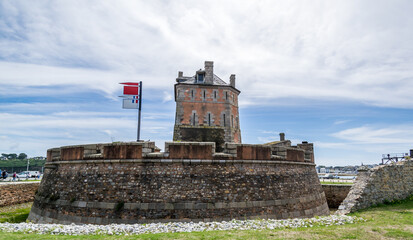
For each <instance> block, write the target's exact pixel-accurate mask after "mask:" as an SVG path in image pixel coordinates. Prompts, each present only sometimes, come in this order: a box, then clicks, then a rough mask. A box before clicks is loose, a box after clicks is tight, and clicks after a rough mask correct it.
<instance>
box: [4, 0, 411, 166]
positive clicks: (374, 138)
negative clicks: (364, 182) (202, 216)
mask: <svg viewBox="0 0 413 240" xmlns="http://www.w3.org/2000/svg"><path fill="white" fill-rule="evenodd" d="M412 9H413V3H412V2H411V1H397V0H393V1H380V0H372V1H367V0H364V1H363V0H362V1H351V0H343V1H328V0H326V1H315V0H313V1H304V0H303V1H240V0H237V1H131V0H130V1H120V0H116V1H101V0H99V1H97V0H96V1H92V0H89V1H83V0H79V1H75V0H70V1H69V0H67V1H16V0H10V1H8V0H2V1H0V90H1V91H0V153H20V152H25V153H27V154H28V155H29V156H45V155H46V150H47V149H48V148H52V147H58V146H62V145H72V144H80V143H95V142H111V141H133V140H136V122H137V113H136V111H134V110H124V109H121V100H120V98H119V97H118V96H119V95H120V94H121V86H120V85H119V84H118V83H119V82H123V81H142V82H143V87H144V88H143V90H144V92H143V98H144V99H143V112H142V114H143V115H142V116H143V118H142V133H141V136H142V139H145V140H149V139H150V140H154V141H156V143H157V145H158V146H159V147H161V148H163V146H164V141H169V140H171V139H172V129H173V123H174V117H175V116H174V113H175V103H174V100H173V85H174V83H175V78H176V76H177V72H178V71H183V72H184V74H185V75H192V74H194V73H195V71H196V70H197V69H199V68H202V67H203V63H204V61H205V60H212V61H214V71H215V73H216V74H217V75H218V76H220V77H221V78H222V79H224V80H226V81H228V79H229V76H230V74H232V73H234V74H236V75H237V88H238V89H240V90H241V94H240V98H239V101H240V124H241V130H242V139H243V142H244V143H265V142H268V141H273V140H277V139H278V138H279V136H278V134H279V133H280V132H285V133H286V138H288V139H290V140H292V141H293V143H298V142H301V141H309V142H314V143H315V154H316V162H317V164H321V165H333V166H337V165H349V164H351V165H356V164H357V165H359V164H361V163H364V164H367V163H379V162H380V161H381V154H383V153H403V152H408V150H409V149H411V148H413V44H412V43H413V15H412V14H411V10H412Z"/></svg>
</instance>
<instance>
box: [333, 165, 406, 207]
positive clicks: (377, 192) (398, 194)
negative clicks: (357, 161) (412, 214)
mask: <svg viewBox="0 0 413 240" xmlns="http://www.w3.org/2000/svg"><path fill="white" fill-rule="evenodd" d="M358 172H359V173H358V175H357V178H356V181H355V183H354V185H353V186H352V187H351V189H350V192H349V194H348V195H347V197H346V199H345V200H344V201H343V203H342V204H341V205H340V206H339V210H338V211H337V214H347V213H350V212H355V211H357V210H360V209H364V208H368V207H370V206H373V205H376V204H380V203H384V202H386V201H393V200H402V199H405V198H407V197H409V196H410V195H412V194H413V161H412V160H407V161H401V162H398V163H393V164H388V165H381V166H377V167H375V168H373V169H370V170H368V169H359V170H358Z"/></svg>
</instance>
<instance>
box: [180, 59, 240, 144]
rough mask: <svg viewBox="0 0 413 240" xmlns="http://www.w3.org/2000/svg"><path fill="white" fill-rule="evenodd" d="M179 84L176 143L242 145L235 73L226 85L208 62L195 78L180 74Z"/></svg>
mask: <svg viewBox="0 0 413 240" xmlns="http://www.w3.org/2000/svg"><path fill="white" fill-rule="evenodd" d="M176 82H177V83H176V84H175V101H176V115H175V128H174V137H173V140H174V141H200V142H216V143H217V147H219V145H222V144H223V143H224V142H235V143H241V130H240V123H239V112H238V95H239V94H240V91H239V90H238V89H236V88H235V74H232V75H231V76H230V84H227V83H226V82H224V81H223V80H222V79H221V78H219V77H218V76H217V75H215V74H214V62H211V61H206V62H205V69H204V70H202V69H200V70H198V71H196V73H195V75H194V76H192V77H185V76H183V73H182V72H179V74H178V78H176Z"/></svg>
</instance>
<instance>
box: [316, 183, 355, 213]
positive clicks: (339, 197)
mask: <svg viewBox="0 0 413 240" xmlns="http://www.w3.org/2000/svg"><path fill="white" fill-rule="evenodd" d="M322 186H323V190H324V193H325V195H326V199H327V204H328V207H329V208H338V207H339V206H340V204H341V203H342V202H343V201H344V199H345V198H346V197H347V194H348V193H349V191H350V188H351V186H352V185H343V184H341V185H340V184H336V185H334V184H322Z"/></svg>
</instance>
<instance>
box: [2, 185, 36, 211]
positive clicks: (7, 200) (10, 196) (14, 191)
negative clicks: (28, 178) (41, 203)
mask: <svg viewBox="0 0 413 240" xmlns="http://www.w3.org/2000/svg"><path fill="white" fill-rule="evenodd" d="M39 184H40V183H39V182H33V183H19V184H5V185H0V196H1V198H0V207H3V206H9V205H15V204H20V203H25V202H31V201H33V200H34V195H35V192H36V190H37V189H38V187H39Z"/></svg>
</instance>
